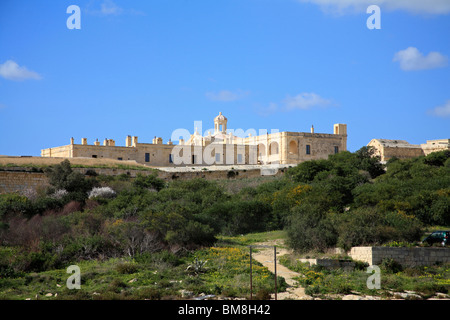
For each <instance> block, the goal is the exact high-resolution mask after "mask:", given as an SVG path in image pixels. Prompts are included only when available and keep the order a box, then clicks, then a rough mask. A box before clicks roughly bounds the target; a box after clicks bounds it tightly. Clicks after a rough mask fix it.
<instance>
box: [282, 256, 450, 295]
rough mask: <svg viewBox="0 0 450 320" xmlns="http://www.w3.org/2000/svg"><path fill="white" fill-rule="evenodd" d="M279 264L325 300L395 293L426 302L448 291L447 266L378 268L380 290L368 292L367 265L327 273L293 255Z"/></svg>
mask: <svg viewBox="0 0 450 320" xmlns="http://www.w3.org/2000/svg"><path fill="white" fill-rule="evenodd" d="M280 262H281V264H282V265H284V266H286V267H288V268H289V269H291V270H293V271H296V272H298V273H300V274H301V276H300V277H299V278H298V279H297V280H298V282H299V285H301V286H303V287H304V288H305V293H306V294H309V295H312V296H317V297H322V298H324V299H327V298H328V297H329V295H333V294H340V295H345V294H350V293H353V292H358V293H360V294H363V295H371V296H378V297H381V298H392V297H393V295H394V293H395V292H405V291H414V292H416V293H417V294H419V295H420V296H422V297H423V298H425V299H427V298H430V297H432V296H433V295H435V293H436V292H441V293H449V291H450V264H442V265H435V266H430V267H414V268H404V269H400V270H396V269H393V268H390V267H389V264H386V265H382V266H380V268H381V274H380V276H381V278H380V280H381V288H380V289H369V288H368V286H367V280H368V277H369V276H370V274H369V273H367V269H366V266H364V265H363V264H356V266H355V269H354V270H352V271H343V270H342V269H336V270H327V269H325V268H322V267H320V266H317V265H314V266H309V264H308V263H301V262H299V261H298V260H297V256H296V255H287V256H283V257H282V258H281V260H280Z"/></svg>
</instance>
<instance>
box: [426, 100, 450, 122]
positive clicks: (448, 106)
mask: <svg viewBox="0 0 450 320" xmlns="http://www.w3.org/2000/svg"><path fill="white" fill-rule="evenodd" d="M428 114H431V115H433V116H436V117H440V118H448V117H450V100H447V101H446V102H445V103H444V104H443V105H442V106H438V107H436V108H434V109H431V110H429V111H428Z"/></svg>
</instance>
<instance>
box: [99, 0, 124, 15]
mask: <svg viewBox="0 0 450 320" xmlns="http://www.w3.org/2000/svg"><path fill="white" fill-rule="evenodd" d="M100 8H101V9H100V12H101V13H102V14H104V15H111V14H112V15H118V14H121V13H123V9H122V8H121V7H119V6H118V5H116V4H115V3H114V2H112V1H111V0H105V1H103V3H102V4H101V5H100Z"/></svg>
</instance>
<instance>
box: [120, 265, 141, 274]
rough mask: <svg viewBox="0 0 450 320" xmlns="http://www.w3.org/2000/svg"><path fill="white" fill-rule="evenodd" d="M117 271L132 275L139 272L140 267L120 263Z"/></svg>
mask: <svg viewBox="0 0 450 320" xmlns="http://www.w3.org/2000/svg"><path fill="white" fill-rule="evenodd" d="M116 271H117V272H118V273H120V274H132V273H136V272H138V271H139V266H138V265H136V264H134V263H128V262H127V263H120V264H118V265H117V266H116Z"/></svg>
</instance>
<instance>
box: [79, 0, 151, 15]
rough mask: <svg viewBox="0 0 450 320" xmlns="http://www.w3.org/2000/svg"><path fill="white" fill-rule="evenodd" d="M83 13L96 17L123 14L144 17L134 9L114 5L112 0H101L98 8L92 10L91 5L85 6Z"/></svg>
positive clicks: (142, 13)
mask: <svg viewBox="0 0 450 320" xmlns="http://www.w3.org/2000/svg"><path fill="white" fill-rule="evenodd" d="M84 12H85V13H87V14H91V15H97V16H118V15H123V14H128V15H140V16H144V15H145V13H144V12H142V11H139V10H135V9H124V8H122V7H119V6H118V5H117V4H115V3H114V2H113V1H112V0H103V1H102V3H101V4H100V8H98V7H96V8H92V5H91V4H88V5H87V8H85V9H84Z"/></svg>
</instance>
